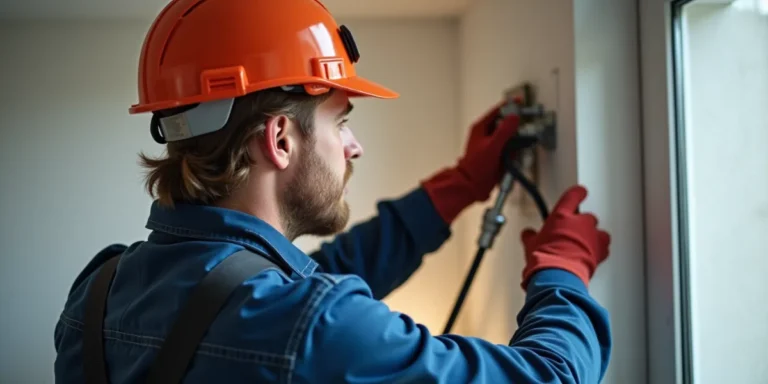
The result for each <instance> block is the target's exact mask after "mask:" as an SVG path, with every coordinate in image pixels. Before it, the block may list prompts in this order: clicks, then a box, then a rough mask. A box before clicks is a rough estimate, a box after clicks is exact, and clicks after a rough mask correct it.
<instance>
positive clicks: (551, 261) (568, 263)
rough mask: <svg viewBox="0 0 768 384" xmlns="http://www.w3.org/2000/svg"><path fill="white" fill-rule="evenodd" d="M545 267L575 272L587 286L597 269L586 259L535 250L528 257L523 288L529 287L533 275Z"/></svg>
mask: <svg viewBox="0 0 768 384" xmlns="http://www.w3.org/2000/svg"><path fill="white" fill-rule="evenodd" d="M544 269H562V270H565V271H568V272H570V273H573V274H574V275H576V276H577V277H578V278H579V279H581V281H582V282H584V285H585V286H587V287H588V286H589V281H590V279H591V278H592V274H593V272H594V270H595V268H593V267H591V266H590V265H588V263H587V262H586V261H585V260H579V259H573V258H568V257H563V256H555V255H549V254H542V253H539V252H534V254H533V255H532V256H531V257H530V258H528V263H527V264H526V266H525V268H524V269H523V281H522V283H521V284H520V286H521V287H522V288H523V290H527V289H528V282H529V281H530V280H531V277H533V275H534V274H536V272H539V271H541V270H544Z"/></svg>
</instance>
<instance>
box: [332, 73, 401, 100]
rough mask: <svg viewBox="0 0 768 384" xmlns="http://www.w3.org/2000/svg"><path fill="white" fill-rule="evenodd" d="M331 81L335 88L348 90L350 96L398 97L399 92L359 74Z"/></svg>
mask: <svg viewBox="0 0 768 384" xmlns="http://www.w3.org/2000/svg"><path fill="white" fill-rule="evenodd" d="M331 83H333V84H334V86H335V87H336V88H339V89H342V90H345V91H347V92H349V93H350V96H367V97H375V98H378V99H396V98H398V97H400V94H399V93H397V92H395V91H393V90H391V89H389V88H387V87H385V86H383V85H380V84H377V83H374V82H373V81H370V80H367V79H365V78H362V77H360V76H354V77H347V78H343V79H337V80H332V81H331Z"/></svg>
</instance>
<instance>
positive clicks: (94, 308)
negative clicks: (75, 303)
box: [83, 255, 120, 384]
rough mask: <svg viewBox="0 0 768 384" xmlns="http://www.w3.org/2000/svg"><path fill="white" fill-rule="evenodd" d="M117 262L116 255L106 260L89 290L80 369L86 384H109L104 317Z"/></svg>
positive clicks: (84, 319)
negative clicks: (82, 371)
mask: <svg viewBox="0 0 768 384" xmlns="http://www.w3.org/2000/svg"><path fill="white" fill-rule="evenodd" d="M119 261H120V256H119V255H118V256H115V257H112V258H110V259H108V260H107V261H106V262H105V263H104V264H103V265H102V267H101V269H100V270H99V273H98V274H97V275H96V277H95V278H94V280H93V282H92V283H91V287H90V288H89V289H88V298H87V299H86V300H87V301H86V302H85V315H84V318H83V323H84V324H83V364H84V365H83V368H84V370H85V372H84V373H85V382H86V384H106V383H108V382H109V376H108V375H107V364H106V360H105V358H104V315H105V314H106V309H107V296H108V294H109V288H110V287H111V286H112V279H113V278H114V276H115V269H117V263H118V262H119Z"/></svg>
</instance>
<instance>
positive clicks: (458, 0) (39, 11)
mask: <svg viewBox="0 0 768 384" xmlns="http://www.w3.org/2000/svg"><path fill="white" fill-rule="evenodd" d="M275 1H286V0H275ZM470 1H471V0H324V1H323V3H324V4H325V5H326V6H327V7H328V9H329V10H330V11H331V13H333V14H334V16H335V17H347V18H350V17H357V18H423V17H429V18H433V17H451V16H456V15H459V14H461V12H462V11H463V10H464V8H465V7H466V5H467V4H468V3H469V2H470ZM167 3H168V0H57V1H51V0H0V18H2V19H41V18H42V19H150V20H151V19H153V18H154V17H155V15H157V13H158V12H159V11H160V10H161V9H162V8H163V7H164V6H165V4H167Z"/></svg>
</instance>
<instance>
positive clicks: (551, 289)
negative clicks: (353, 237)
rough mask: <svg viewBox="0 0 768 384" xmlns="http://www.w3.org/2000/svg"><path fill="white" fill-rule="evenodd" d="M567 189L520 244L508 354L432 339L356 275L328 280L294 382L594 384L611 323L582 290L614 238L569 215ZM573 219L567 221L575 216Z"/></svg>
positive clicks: (578, 192)
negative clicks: (519, 285)
mask: <svg viewBox="0 0 768 384" xmlns="http://www.w3.org/2000/svg"><path fill="white" fill-rule="evenodd" d="M584 193H585V192H583V190H582V189H578V188H577V189H572V190H570V191H569V192H568V193H567V194H566V195H565V197H564V198H563V200H561V202H560V203H559V204H558V207H557V208H556V210H555V211H554V212H553V214H552V216H551V217H550V219H549V220H548V221H547V223H545V225H544V227H543V228H542V229H541V231H539V232H533V231H526V232H525V233H524V235H523V237H524V241H523V242H524V245H525V248H526V255H527V263H526V268H525V273H524V276H523V287H524V288H525V289H526V290H527V296H526V303H525V305H524V306H523V308H522V310H521V311H520V313H519V315H518V324H519V328H518V330H517V331H516V332H515V335H514V337H512V340H511V341H510V343H509V344H508V345H497V344H493V343H490V342H488V341H485V340H482V339H478V338H470V337H461V336H458V335H440V336H434V335H432V334H430V332H429V330H428V329H426V328H425V327H424V326H423V325H420V324H418V323H416V322H414V321H413V320H412V319H411V318H410V317H408V316H406V315H404V314H400V313H396V312H393V311H390V310H389V308H388V307H387V306H386V305H385V304H383V303H381V302H379V301H376V300H373V299H372V298H371V294H370V291H369V290H368V288H367V287H366V285H365V283H364V282H363V281H361V280H360V279H359V278H358V277H356V276H346V277H343V278H341V280H333V283H331V282H330V280H329V287H328V289H327V290H324V291H326V292H327V294H326V295H325V296H324V299H323V300H322V302H321V303H320V304H319V306H318V312H317V314H316V315H315V317H314V323H313V326H312V328H311V330H310V331H309V332H308V334H307V336H306V340H305V343H304V344H303V346H304V347H303V348H301V349H300V351H299V356H298V358H297V361H298V362H300V363H299V365H298V366H297V370H296V372H295V375H296V381H297V382H310V381H311V380H312V379H313V378H317V377H322V378H323V381H327V382H344V383H370V384H373V383H396V382H403V383H406V382H407V383H411V382H413V383H421V382H428V383H516V384H529V383H531V384H532V383H573V384H575V383H598V382H600V380H601V379H602V377H603V375H604V374H605V371H606V369H607V366H608V361H609V358H610V352H611V336H610V325H609V318H608V315H607V313H606V311H605V310H604V309H603V308H602V307H601V306H600V305H599V304H598V303H597V302H595V300H594V299H593V298H591V297H590V295H589V293H588V290H587V286H586V283H587V282H588V281H589V278H590V277H591V275H592V273H593V272H594V269H595V268H596V266H597V265H598V264H599V262H601V261H602V260H604V259H605V258H606V255H607V252H608V242H609V237H608V235H607V233H605V232H602V231H598V230H597V228H596V224H597V222H596V220H595V219H594V216H591V215H583V214H579V213H576V209H572V210H570V211H569V209H570V208H569V207H571V205H570V204H572V203H573V202H575V201H580V196H581V198H583V196H582V195H583V194H584ZM569 212H570V213H569Z"/></svg>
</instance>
